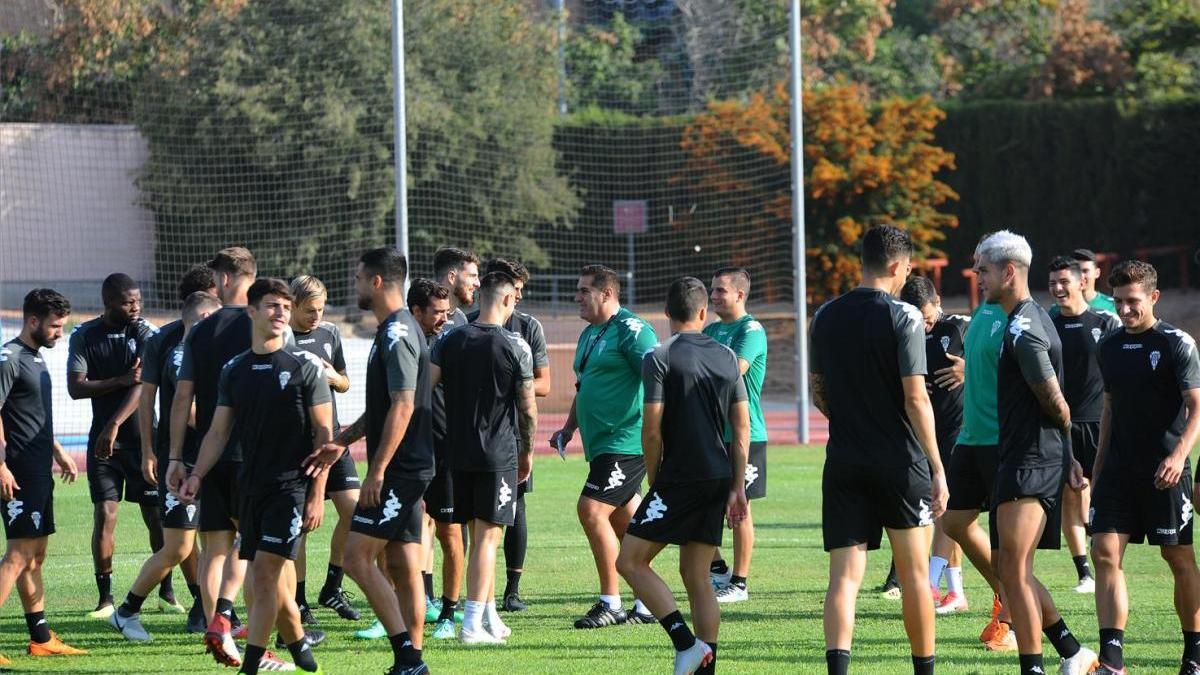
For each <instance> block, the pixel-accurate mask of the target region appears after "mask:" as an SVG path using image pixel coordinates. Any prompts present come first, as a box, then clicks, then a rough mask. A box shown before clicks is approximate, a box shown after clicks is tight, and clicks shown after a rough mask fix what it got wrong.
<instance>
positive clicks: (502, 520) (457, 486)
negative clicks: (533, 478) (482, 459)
mask: <svg viewBox="0 0 1200 675" xmlns="http://www.w3.org/2000/svg"><path fill="white" fill-rule="evenodd" d="M453 476H454V522H456V523H469V522H471V521H472V520H475V519H479V520H482V521H484V522H488V523H493V524H495V525H504V526H505V527H507V526H509V525H512V524H513V523H514V522H515V521H516V517H517V487H518V486H517V470H516V469H509V470H507V471H455V472H453Z"/></svg>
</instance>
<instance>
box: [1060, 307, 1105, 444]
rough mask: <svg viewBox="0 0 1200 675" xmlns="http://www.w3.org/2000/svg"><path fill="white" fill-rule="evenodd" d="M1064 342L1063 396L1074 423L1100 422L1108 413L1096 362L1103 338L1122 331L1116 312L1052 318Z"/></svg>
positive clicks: (1101, 379) (1088, 312)
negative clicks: (1102, 416)
mask: <svg viewBox="0 0 1200 675" xmlns="http://www.w3.org/2000/svg"><path fill="white" fill-rule="evenodd" d="M1052 319H1053V321H1054V329H1055V330H1056V331H1058V339H1059V340H1061V341H1062V359H1063V396H1064V397H1066V399H1067V405H1068V406H1070V408H1071V421H1072V422H1099V421H1100V412H1101V411H1103V410H1104V379H1103V378H1102V377H1101V376H1100V363H1099V361H1097V360H1096V352H1097V351H1098V350H1099V345H1100V338H1102V337H1104V336H1105V335H1107V334H1108V333H1111V332H1113V331H1115V330H1117V329H1119V328H1120V327H1121V320H1120V319H1118V318H1117V315H1116V314H1113V313H1112V312H1109V311H1106V310H1102V309H1093V308H1091V307H1089V308H1088V309H1087V310H1085V311H1084V313H1083V314H1080V315H1079V316H1065V315H1063V314H1062V312H1059V313H1058V314H1055V315H1054V316H1053V317H1052Z"/></svg>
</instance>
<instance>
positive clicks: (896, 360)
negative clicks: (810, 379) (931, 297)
mask: <svg viewBox="0 0 1200 675" xmlns="http://www.w3.org/2000/svg"><path fill="white" fill-rule="evenodd" d="M811 331H812V340H811V344H810V351H809V370H810V371H811V372H812V373H813V374H815V375H821V376H822V379H823V380H824V383H825V402H826V407H827V408H828V410H829V417H830V419H829V442H828V443H827V444H826V446H825V452H826V454H827V456H828V458H829V459H831V460H836V461H838V462H842V463H845V464H854V465H859V466H876V467H891V468H900V467H907V466H911V465H912V464H915V463H916V462H922V461H925V453H924V451H923V450H922V449H921V443H920V442H919V441H918V440H917V435H916V432H915V431H914V430H913V426H912V423H911V422H910V421H909V419H908V413H907V412H906V411H905V408H904V385H903V383H902V382H901V378H904V377H909V376H913V375H927V374H928V370H927V367H926V361H925V318H924V317H923V316H921V312H920V311H918V310H917V308H916V307H913V306H912V305H910V304H908V303H905V302H901V301H899V300H897V299H896V298H894V297H892V296H891V295H889V294H887V293H885V292H883V291H880V290H876V289H871V288H856V289H854V290H852V291H850V292H849V293H846V294H845V295H842V296H840V297H838V298H835V299H833V300H830V301H829V302H827V303H825V304H824V305H823V306H822V307H821V308H820V309H819V310H817V313H816V314H815V315H813V320H812V325H811Z"/></svg>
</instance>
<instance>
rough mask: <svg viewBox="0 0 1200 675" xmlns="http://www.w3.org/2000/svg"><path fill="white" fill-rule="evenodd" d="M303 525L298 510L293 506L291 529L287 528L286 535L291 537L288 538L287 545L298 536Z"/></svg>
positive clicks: (302, 519)
mask: <svg viewBox="0 0 1200 675" xmlns="http://www.w3.org/2000/svg"><path fill="white" fill-rule="evenodd" d="M303 525H304V518H302V517H301V516H300V509H298V508H296V507H295V506H293V507H292V525H291V527H289V528H288V534H290V535H292V536H290V537H288V543H289V544H290V543H292V540H294V539H295V538H296V537H299V536H300V529H301V527H303Z"/></svg>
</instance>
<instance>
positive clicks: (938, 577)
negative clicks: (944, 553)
mask: <svg viewBox="0 0 1200 675" xmlns="http://www.w3.org/2000/svg"><path fill="white" fill-rule="evenodd" d="M948 562H949V561H948V560H946V559H945V558H943V557H941V556H939V555H935V556H933V557H931V558H930V559H929V585H930V586H932V587H934V588H941V585H942V570H944V569H946V563H948Z"/></svg>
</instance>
